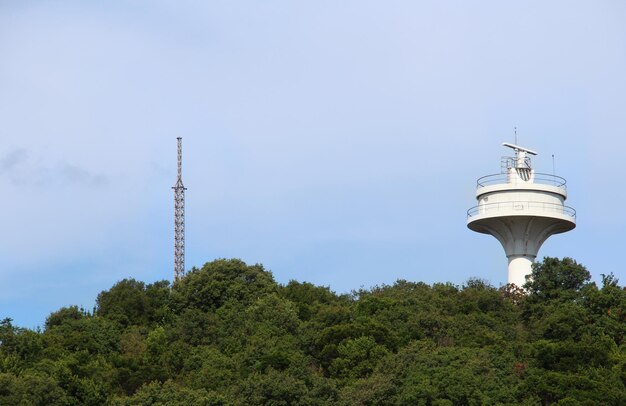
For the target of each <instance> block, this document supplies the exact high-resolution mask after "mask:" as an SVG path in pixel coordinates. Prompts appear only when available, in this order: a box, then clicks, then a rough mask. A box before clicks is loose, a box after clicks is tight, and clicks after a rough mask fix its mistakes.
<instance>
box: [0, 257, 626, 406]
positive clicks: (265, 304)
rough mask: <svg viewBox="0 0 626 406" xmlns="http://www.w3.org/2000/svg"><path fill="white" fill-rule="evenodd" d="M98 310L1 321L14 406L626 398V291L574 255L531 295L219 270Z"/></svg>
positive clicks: (0, 366) (548, 262)
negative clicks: (319, 281)
mask: <svg viewBox="0 0 626 406" xmlns="http://www.w3.org/2000/svg"><path fill="white" fill-rule="evenodd" d="M96 304H97V305H96V308H95V309H94V311H93V312H88V311H85V310H83V309H79V308H77V307H76V306H70V307H64V308H61V309H59V310H58V311H56V312H54V313H52V314H50V316H49V317H48V318H47V320H46V323H45V327H44V328H43V330H42V331H33V330H28V329H23V328H20V327H17V326H14V325H13V324H12V322H11V319H9V318H5V319H4V320H2V321H1V322H0V404H1V405H74V404H85V405H103V404H110V405H178V404H185V405H481V404H486V405H490V404H493V405H495V404H527V405H537V404H543V405H547V404H559V405H577V404H583V405H585V404H588V405H592V404H593V405H596V404H609V405H620V404H621V405H623V404H626V387H625V383H626V351H625V350H626V347H625V344H624V339H625V334H626V291H625V290H624V289H623V288H622V287H621V286H619V285H618V281H617V280H616V279H615V278H614V277H613V276H612V275H609V276H603V277H602V283H601V286H598V285H596V284H595V283H592V282H590V275H589V272H588V271H587V270H586V269H585V268H584V267H583V266H582V265H580V264H577V263H576V262H575V261H573V260H571V259H568V258H565V259H563V260H559V259H555V258H546V259H544V261H543V262H542V263H539V264H537V265H535V268H534V270H533V277H532V281H531V282H529V283H528V284H527V285H526V292H524V291H522V290H520V289H516V288H515V287H513V286H507V287H502V288H495V287H493V286H490V285H489V284H488V283H486V282H484V281H481V280H476V279H472V280H469V281H468V282H466V284H465V285H464V286H461V287H458V286H455V285H452V284H434V285H432V286H431V285H427V284H424V283H413V282H408V281H404V280H400V281H397V282H396V283H395V284H393V285H391V286H380V287H374V288H372V289H369V290H359V291H355V292H353V293H352V294H344V295H337V294H335V293H334V292H332V291H330V290H329V289H328V288H325V287H319V286H314V285H312V284H309V283H300V282H295V281H292V282H290V283H288V284H287V285H280V284H278V283H276V282H275V281H274V279H273V277H272V274H271V273H270V272H267V271H265V270H264V269H263V267H262V266H261V265H251V266H249V265H246V264H245V263H244V262H242V261H240V260H218V261H214V262H211V263H207V264H205V265H204V266H203V267H202V268H201V269H196V268H194V269H193V270H192V271H191V272H189V273H188V274H187V275H186V276H185V277H184V278H183V279H182V280H181V281H179V282H177V283H175V284H174V285H173V286H170V284H169V282H167V281H160V282H155V283H151V284H146V283H144V282H140V281H136V280H133V279H125V280H122V281H120V282H118V283H116V284H115V285H114V286H113V287H111V289H109V290H106V291H103V292H101V293H100V294H99V295H98V297H97V300H96ZM0 316H3V317H5V316H7V315H0Z"/></svg>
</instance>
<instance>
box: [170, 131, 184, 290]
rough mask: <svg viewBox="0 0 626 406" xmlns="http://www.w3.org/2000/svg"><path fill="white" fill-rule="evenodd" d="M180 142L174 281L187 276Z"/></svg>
mask: <svg viewBox="0 0 626 406" xmlns="http://www.w3.org/2000/svg"><path fill="white" fill-rule="evenodd" d="M176 139H177V140H178V177H177V179H176V184H175V185H174V186H173V187H172V189H174V281H177V280H179V279H181V278H182V277H183V276H184V275H185V190H186V189H187V188H186V187H185V186H184V185H183V171H182V168H183V139H182V138H181V137H178V138H176Z"/></svg>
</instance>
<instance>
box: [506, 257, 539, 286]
mask: <svg viewBox="0 0 626 406" xmlns="http://www.w3.org/2000/svg"><path fill="white" fill-rule="evenodd" d="M508 258H509V283H514V284H515V285H517V287H519V288H521V287H523V286H524V284H525V283H526V275H530V274H531V273H532V270H533V262H534V261H535V257H531V256H527V255H509V257H508Z"/></svg>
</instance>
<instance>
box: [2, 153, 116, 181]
mask: <svg viewBox="0 0 626 406" xmlns="http://www.w3.org/2000/svg"><path fill="white" fill-rule="evenodd" d="M0 175H2V176H3V177H6V178H8V180H9V181H10V182H11V184H12V185H13V186H16V187H22V186H38V187H43V186H88V187H99V186H103V185H105V184H106V183H107V177H106V176H105V175H103V174H100V173H92V172H90V171H88V170H87V169H85V168H82V167H80V166H78V165H74V164H70V163H67V162H59V163H56V164H52V165H50V164H46V163H45V161H44V160H43V158H41V157H37V158H35V159H33V158H31V155H30V154H29V153H28V151H26V150H25V149H24V148H17V149H15V150H13V151H11V152H9V153H7V154H6V155H5V156H4V157H3V158H2V159H0Z"/></svg>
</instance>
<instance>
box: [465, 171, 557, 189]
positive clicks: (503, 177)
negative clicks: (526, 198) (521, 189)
mask: <svg viewBox="0 0 626 406" xmlns="http://www.w3.org/2000/svg"><path fill="white" fill-rule="evenodd" d="M501 183H510V182H509V174H508V173H497V174H495V175H487V176H483V177H482V178H478V180H477V181H476V188H482V187H485V186H491V185H497V184H501ZM512 183H515V182H512ZM517 183H521V184H529V183H530V184H532V183H538V184H540V185H550V186H556V187H559V188H563V189H566V188H567V186H566V183H567V181H566V180H565V178H562V177H560V176H556V175H550V174H549V173H535V175H534V178H533V181H532V183H531V182H530V181H528V182H525V181H523V180H521V179H520V180H518V181H517Z"/></svg>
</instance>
